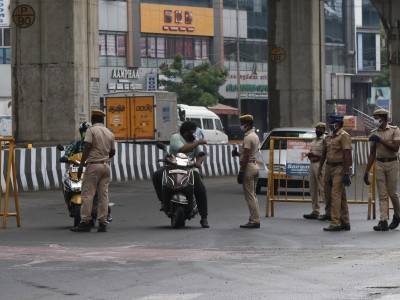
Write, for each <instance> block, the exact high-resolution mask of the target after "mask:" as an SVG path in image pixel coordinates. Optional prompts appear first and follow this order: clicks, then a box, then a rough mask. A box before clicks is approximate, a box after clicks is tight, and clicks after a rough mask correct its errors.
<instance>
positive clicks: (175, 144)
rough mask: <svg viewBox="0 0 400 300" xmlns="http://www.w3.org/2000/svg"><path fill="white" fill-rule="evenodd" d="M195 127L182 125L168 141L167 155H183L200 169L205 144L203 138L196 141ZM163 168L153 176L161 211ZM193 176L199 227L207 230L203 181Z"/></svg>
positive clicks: (191, 124) (195, 173) (190, 124)
mask: <svg viewBox="0 0 400 300" xmlns="http://www.w3.org/2000/svg"><path fill="white" fill-rule="evenodd" d="M196 129H197V125H196V123H193V122H191V121H185V122H183V123H182V125H181V127H180V129H179V133H176V134H174V135H172V137H171V139H170V148H169V153H170V154H173V155H175V156H176V155H177V153H185V154H186V155H187V156H189V157H192V158H196V167H197V168H200V167H201V164H202V163H203V160H204V156H201V155H199V153H200V147H199V146H200V145H204V144H207V141H206V140H205V139H203V138H201V139H199V140H196V137H195V133H196ZM163 171H164V168H160V169H158V170H157V171H155V172H154V174H153V178H152V180H153V185H154V189H155V190H156V193H157V197H158V200H160V202H161V209H160V210H164V205H163V200H162V194H163V193H162V176H163ZM193 174H194V196H195V197H196V201H197V206H198V209H199V214H200V216H201V220H200V225H201V227H202V228H209V227H210V226H209V225H208V220H207V214H208V212H207V191H206V188H205V186H204V183H203V180H202V179H201V175H200V174H199V172H197V171H195V172H193Z"/></svg>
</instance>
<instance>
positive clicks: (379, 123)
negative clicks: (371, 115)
mask: <svg viewBox="0 0 400 300" xmlns="http://www.w3.org/2000/svg"><path fill="white" fill-rule="evenodd" d="M381 121H382V119H374V124H375V126H376V127H380V126H381V124H382V122H381Z"/></svg>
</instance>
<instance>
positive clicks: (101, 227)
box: [97, 223, 107, 232]
mask: <svg viewBox="0 0 400 300" xmlns="http://www.w3.org/2000/svg"><path fill="white" fill-rule="evenodd" d="M97 232H107V224H104V223H99V227H97Z"/></svg>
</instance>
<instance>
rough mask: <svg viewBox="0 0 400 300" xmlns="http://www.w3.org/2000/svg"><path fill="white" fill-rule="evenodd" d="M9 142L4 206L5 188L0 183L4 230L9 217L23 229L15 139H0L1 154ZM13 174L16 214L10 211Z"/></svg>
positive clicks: (0, 159) (1, 214)
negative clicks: (9, 200) (19, 203)
mask: <svg viewBox="0 0 400 300" xmlns="http://www.w3.org/2000/svg"><path fill="white" fill-rule="evenodd" d="M6 142H8V150H9V153H8V162H7V174H6V181H5V183H6V190H5V194H4V204H3V205H2V198H3V197H2V196H3V193H2V191H3V187H2V183H1V181H0V216H3V226H2V227H3V229H4V228H6V227H7V217H11V216H12V217H16V219H17V227H21V221H20V215H19V205H18V187H17V175H16V168H15V148H14V146H15V145H14V139H13V138H0V153H1V152H2V151H3V147H4V144H5V143H6ZM0 170H3V161H2V156H1V155H0ZM11 174H12V187H13V190H14V203H15V212H9V211H8V199H9V194H10V185H11Z"/></svg>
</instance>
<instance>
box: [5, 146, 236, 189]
mask: <svg viewBox="0 0 400 300" xmlns="http://www.w3.org/2000/svg"><path fill="white" fill-rule="evenodd" d="M233 147H234V146H233V145H205V146H204V151H205V152H206V154H207V156H206V159H205V161H204V164H203V166H202V170H201V172H202V174H203V176H225V175H236V174H237V172H238V170H239V160H238V158H232V157H231V151H232V150H233ZM8 154H9V152H8V150H3V151H2V152H1V162H2V170H3V172H2V174H1V175H2V176H1V184H2V186H1V188H2V190H3V192H4V191H5V188H6V186H5V179H6V175H7V162H8ZM62 154H63V153H62V152H60V151H58V150H57V148H56V147H44V148H31V149H20V148H18V149H15V166H16V175H17V184H18V191H21V192H23V191H35V190H43V189H54V188H60V187H61V180H62V175H63V174H64V172H65V164H64V163H60V162H59V161H58V160H59V158H60V157H61V155H62ZM163 157H164V153H163V152H162V151H161V150H159V149H158V148H157V147H156V146H155V145H140V144H129V143H116V154H115V156H114V157H113V158H112V162H111V180H112V181H129V180H148V179H151V176H152V175H153V173H154V171H155V170H157V169H158V168H159V167H160V166H161V165H162V163H161V162H159V161H158V160H160V159H162V158H163Z"/></svg>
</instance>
